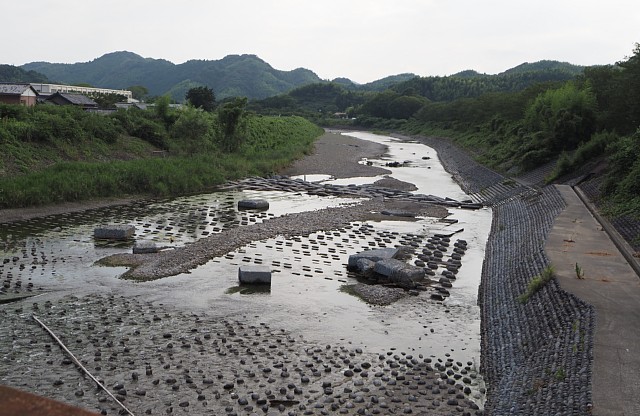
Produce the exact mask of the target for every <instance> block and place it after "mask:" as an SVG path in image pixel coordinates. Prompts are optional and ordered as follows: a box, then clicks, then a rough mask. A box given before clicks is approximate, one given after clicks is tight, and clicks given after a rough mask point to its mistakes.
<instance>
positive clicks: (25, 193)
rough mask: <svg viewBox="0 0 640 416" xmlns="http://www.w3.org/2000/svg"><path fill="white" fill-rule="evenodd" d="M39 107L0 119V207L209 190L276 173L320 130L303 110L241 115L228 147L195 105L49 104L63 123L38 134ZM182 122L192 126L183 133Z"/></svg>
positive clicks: (309, 144)
mask: <svg viewBox="0 0 640 416" xmlns="http://www.w3.org/2000/svg"><path fill="white" fill-rule="evenodd" d="M17 111H25V110H17ZM38 111H39V110H35V111H32V113H31V114H28V112H26V111H25V113H24V114H19V115H18V116H17V117H13V118H10V117H7V116H6V114H5V117H4V124H3V126H2V127H0V151H1V152H2V154H3V156H2V160H3V164H2V169H3V175H2V176H1V177H0V208H17V207H28V206H38V205H47V204H54V203H60V202H68V201H81V200H87V199H92V198H104V197H122V196H126V195H143V196H172V195H181V194H188V193H195V192H201V191H206V190H210V189H212V188H213V187H215V186H216V185H219V184H221V183H223V182H224V181H225V180H227V179H234V178H239V177H244V176H253V175H266V174H270V173H274V172H276V171H278V170H279V169H281V168H282V167H284V166H286V165H287V164H289V163H290V162H291V161H292V160H294V159H296V158H299V157H301V156H302V155H304V154H305V153H307V152H309V151H311V149H312V147H313V141H314V139H315V138H317V137H318V136H319V135H320V134H321V133H322V129H320V128H319V127H317V126H315V125H314V124H312V123H310V122H308V121H306V120H304V119H302V118H300V117H261V116H252V115H244V116H243V118H242V125H241V128H239V130H238V132H237V137H235V140H237V141H238V143H239V144H238V146H237V148H236V150H234V151H233V152H223V151H220V150H219V149H220V147H219V146H218V141H219V140H221V138H220V134H219V130H218V128H217V125H216V118H215V115H214V114H209V113H204V112H201V111H198V110H195V109H187V110H183V111H182V112H176V113H171V114H165V118H162V117H160V116H159V115H158V114H137V113H121V114H117V115H115V116H113V117H105V116H100V115H90V116H87V115H86V114H84V113H77V112H73V111H75V110H64V111H70V112H69V113H55V111H58V110H50V109H46V110H44V111H45V112H49V111H53V113H51V114H53V115H51V117H49V118H52V119H56V122H58V124H63V126H62V127H64V128H62V129H58V130H56V131H54V133H52V134H49V132H46V134H43V133H36V134H34V131H35V130H36V129H38V128H42V127H41V125H40V122H39V121H38V120H39V119H40V118H42V114H38ZM5 113H6V110H5ZM85 117H87V118H88V117H91V119H90V120H89V121H87V120H85ZM34 120H35V121H34ZM78 120H79V121H78ZM181 120H182V125H181ZM83 122H84V123H87V125H93V126H94V127H96V126H97V130H98V131H100V129H102V128H103V127H105V126H104V125H105V124H107V127H110V130H109V131H110V134H105V135H104V136H103V137H99V136H96V135H95V134H94V131H95V130H96V129H94V130H91V129H89V128H87V125H85V126H83V125H82V124H81V123H83ZM180 129H183V130H180ZM184 129H189V130H190V131H188V132H186V133H184V134H181V131H184ZM25 132H28V134H27V133H25Z"/></svg>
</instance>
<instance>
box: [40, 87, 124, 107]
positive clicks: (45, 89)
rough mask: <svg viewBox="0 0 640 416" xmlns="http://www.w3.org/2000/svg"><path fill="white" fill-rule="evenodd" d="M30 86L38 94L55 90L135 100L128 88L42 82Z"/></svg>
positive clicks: (48, 93)
mask: <svg viewBox="0 0 640 416" xmlns="http://www.w3.org/2000/svg"><path fill="white" fill-rule="evenodd" d="M31 86H32V87H33V88H34V89H35V90H36V91H38V94H41V95H51V94H55V93H56V92H59V93H63V94H69V93H76V94H85V95H92V94H119V95H124V96H125V97H127V102H129V103H131V102H134V101H135V100H134V99H133V93H132V92H131V91H128V90H112V89H109V88H93V87H78V86H76V85H59V84H43V83H31Z"/></svg>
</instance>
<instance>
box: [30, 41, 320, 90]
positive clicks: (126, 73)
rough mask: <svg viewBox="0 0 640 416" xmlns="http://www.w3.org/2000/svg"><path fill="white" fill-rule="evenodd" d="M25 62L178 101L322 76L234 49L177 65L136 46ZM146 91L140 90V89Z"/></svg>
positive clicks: (61, 75)
mask: <svg viewBox="0 0 640 416" xmlns="http://www.w3.org/2000/svg"><path fill="white" fill-rule="evenodd" d="M21 68H22V69H24V70H26V71H38V72H40V73H42V74H44V75H46V77H48V78H49V79H55V80H58V81H59V82H63V83H67V84H78V83H87V84H91V85H100V86H104V87H107V88H117V89H120V88H127V87H129V86H132V85H133V86H144V88H146V90H147V92H146V93H145V94H144V95H150V96H162V95H166V94H168V95H169V96H170V97H171V99H172V100H174V101H176V102H182V101H184V99H185V93H186V92H187V91H188V90H189V89H190V88H193V87H199V86H206V87H209V88H211V89H213V91H215V92H216V95H217V98H218V99H224V98H227V97H248V98H250V99H262V98H266V97H269V96H273V95H277V94H282V93H284V92H286V91H289V90H291V89H293V88H296V87H299V86H302V85H305V84H311V83H315V82H320V78H318V76H317V75H316V74H314V73H313V72H311V71H309V70H307V69H302V68H298V69H295V70H292V71H279V70H276V69H274V68H272V67H271V66H270V65H269V64H268V63H266V62H264V61H263V60H261V59H260V58H258V57H257V56H255V55H229V56H227V57H225V58H223V59H220V60H213V61H209V60H191V61H187V62H184V63H182V64H178V65H176V64H173V63H172V62H169V61H166V60H164V59H152V58H143V57H141V56H139V55H137V54H135V53H131V52H113V53H108V54H105V55H103V56H101V57H99V58H96V59H94V60H92V61H90V62H81V63H74V64H58V63H49V62H31V63H28V64H25V65H22V66H21ZM141 92H142V91H140V90H138V91H136V94H138V93H141Z"/></svg>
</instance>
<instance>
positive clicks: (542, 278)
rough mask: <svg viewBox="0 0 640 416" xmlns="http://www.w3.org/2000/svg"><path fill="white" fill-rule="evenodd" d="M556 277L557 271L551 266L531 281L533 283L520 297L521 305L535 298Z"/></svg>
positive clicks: (530, 283)
mask: <svg viewBox="0 0 640 416" xmlns="http://www.w3.org/2000/svg"><path fill="white" fill-rule="evenodd" d="M554 276H555V269H554V268H553V266H551V265H549V266H547V267H545V268H544V270H543V271H542V273H540V274H539V275H537V276H535V277H534V278H533V279H531V281H530V282H529V284H528V285H527V290H526V292H524V293H523V294H522V295H520V296H518V301H519V302H520V303H527V302H528V301H529V298H530V297H531V296H533V295H534V294H535V293H536V292H537V291H539V290H540V289H542V288H543V287H544V285H546V284H547V283H549V282H550V281H551V279H553V278H554Z"/></svg>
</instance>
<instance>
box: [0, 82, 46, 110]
mask: <svg viewBox="0 0 640 416" xmlns="http://www.w3.org/2000/svg"><path fill="white" fill-rule="evenodd" d="M37 97H38V93H37V91H36V90H35V89H34V88H33V87H32V86H31V85H29V84H22V83H9V82H0V103H6V104H21V105H26V106H28V107H31V106H33V105H36V101H37Z"/></svg>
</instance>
